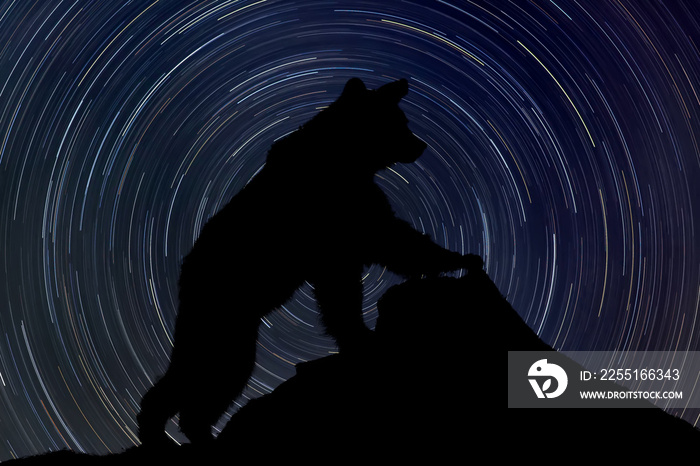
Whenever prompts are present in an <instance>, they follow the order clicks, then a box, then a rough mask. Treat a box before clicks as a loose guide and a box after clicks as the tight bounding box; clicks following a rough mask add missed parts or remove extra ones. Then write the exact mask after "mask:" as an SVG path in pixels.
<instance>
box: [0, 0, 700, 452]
mask: <svg viewBox="0 0 700 466" xmlns="http://www.w3.org/2000/svg"><path fill="white" fill-rule="evenodd" d="M699 21H700V13H698V10H697V4H696V2H694V1H693V0H688V1H671V0H663V1H662V0H657V1H643V2H642V1H636V0H635V1H632V0H557V1H556V2H554V1H551V0H531V1H527V0H518V1H496V0H493V1H480V0H479V1H467V0H446V1H437V0H435V1H389V2H379V1H376V2H372V1H330V0H329V1H320V0H317V1H314V0H308V1H306V0H300V1H290V0H285V1H274V0H269V1H266V0H257V1H244V0H239V1H181V0H143V1H140V0H134V1H118V0H109V1H103V0H63V1H58V0H56V1H43V0H41V1H38V0H37V1H34V0H3V1H2V2H0V248H1V252H0V461H1V460H6V459H10V458H12V457H15V456H26V455H29V454H36V453H43V452H46V451H49V450H57V449H64V448H70V449H74V450H76V451H86V452H92V453H107V452H109V451H112V452H116V451H121V450H122V449H124V448H126V447H129V446H132V445H135V444H137V443H138V441H137V438H136V434H135V430H136V426H135V415H136V412H137V411H138V404H139V401H140V399H141V396H142V394H143V393H144V392H145V390H146V389H147V388H148V387H150V385H151V384H152V382H153V380H154V378H156V377H157V376H159V375H161V374H162V373H163V372H164V371H165V369H166V367H167V364H168V356H169V353H170V348H171V344H172V330H173V327H174V321H175V316H176V309H177V299H176V296H177V277H178V273H179V262H180V260H181V258H182V257H183V256H184V255H185V254H187V252H188V251H189V249H190V248H191V246H192V244H193V242H194V240H195V238H196V237H197V235H198V232H199V230H200V229H201V227H202V225H203V224H204V222H206V220H207V219H208V218H209V217H211V216H212V215H213V214H214V213H215V212H217V210H219V209H220V208H221V207H222V206H223V205H224V204H225V203H226V202H227V201H228V200H229V199H230V198H231V197H232V196H233V195H234V194H235V193H237V192H238V191H239V190H240V189H241V188H242V187H243V186H244V185H245V184H246V183H247V182H248V180H250V178H251V177H252V176H254V175H255V173H256V172H257V171H258V170H259V169H260V167H261V166H262V164H263V163H264V161H265V156H266V151H267V149H268V148H269V146H270V145H271V143H272V142H273V141H275V140H276V139H279V138H280V137H282V136H284V135H286V134H288V133H289V132H291V131H293V130H295V129H296V128H298V127H299V126H300V125H301V124H302V123H304V122H305V121H307V120H308V119H309V118H311V117H312V116H313V115H315V114H316V113H317V112H318V111H319V110H320V109H322V108H324V107H325V106H327V105H328V104H329V103H330V102H332V101H333V100H335V98H336V97H337V96H338V95H339V93H340V91H341V90H342V87H343V85H344V84H345V82H346V81H347V80H348V79H349V78H350V77H354V76H357V77H360V78H362V79H363V80H364V81H365V83H366V84H367V86H368V87H370V88H375V87H378V86H380V85H382V84H384V83H387V82H389V81H392V80H395V79H398V78H404V77H405V78H407V79H408V80H409V83H410V86H411V91H410V93H409V95H408V96H407V97H406V98H405V99H404V101H403V103H402V107H403V109H404V110H405V112H406V114H407V116H408V117H409V120H410V121H411V128H412V130H413V131H414V132H415V133H416V134H417V135H418V136H420V137H421V138H422V139H424V140H425V141H426V142H427V143H428V145H429V148H428V150H427V151H426V153H425V154H424V156H423V157H422V158H421V159H420V160H419V161H418V162H417V163H415V164H412V165H404V166H395V167H393V169H391V170H386V171H384V172H381V173H379V174H378V175H377V182H378V183H379V184H380V185H381V186H382V187H383V188H384V190H385V191H386V192H387V194H388V196H389V197H390V200H391V202H392V204H393V205H394V207H395V209H396V212H397V214H398V215H399V216H401V217H402V218H404V219H406V220H408V221H410V222H411V223H412V224H413V225H414V226H415V227H416V228H417V229H419V230H421V231H424V232H426V233H428V234H430V235H431V236H432V237H433V239H434V240H435V241H436V242H438V243H440V244H442V245H444V246H446V247H448V248H450V249H452V250H455V251H462V252H473V253H478V254H481V255H482V256H483V257H484V259H485V263H486V268H487V271H488V273H489V275H490V276H491V277H492V279H493V280H494V281H495V282H496V284H497V285H498V286H499V288H500V289H501V291H502V292H503V293H504V294H505V295H506V296H507V297H508V299H509V300H510V302H511V303H512V304H513V306H514V307H515V308H516V309H517V310H518V312H519V313H520V314H521V315H522V317H523V318H524V319H525V320H526V321H527V323H528V324H529V325H530V326H531V327H532V328H533V329H534V330H535V331H536V332H537V333H538V334H539V335H540V336H541V337H542V338H543V339H544V340H545V341H547V342H548V343H550V344H552V345H553V346H554V347H556V348H558V349H563V350H613V349H620V350H637V351H641V350H647V349H655V350H675V349H679V350H681V349H682V350H700V322H697V320H698V312H699V301H700V247H699V246H700V240H698V239H696V235H700V232H699V231H696V229H697V228H700V223H698V222H700V182H699V181H698V180H700V147H699V144H700V142H699V141H698V139H699V138H700V124H699V120H700V50H699V47H700V25H699ZM348 163H352V160H349V161H348ZM328 176H329V177H332V176H334V175H333V173H329V174H328ZM312 207H313V206H300V208H312ZM371 227H372V226H371V225H367V228H368V230H369V229H370V228H371ZM241 246H242V247H245V245H241ZM231 266H235V264H231ZM398 282H399V280H398V278H396V277H394V276H392V275H391V274H389V273H386V272H385V271H384V270H382V269H381V268H378V267H372V268H370V269H369V270H368V271H367V276H366V278H365V290H366V301H365V306H366V307H365V311H366V319H367V322H368V324H369V325H370V326H372V325H373V322H374V319H376V305H375V303H376V300H377V298H378V297H379V296H381V294H382V293H383V292H384V291H386V290H387V289H388V288H389V287H390V286H391V285H393V284H395V283H398ZM425 318H426V319H431V320H433V319H444V320H445V324H446V325H449V316H441V315H440V314H439V309H426V313H425ZM263 324H264V325H262V326H261V335H260V340H259V365H258V367H257V369H256V372H255V375H254V378H253V380H252V381H251V383H250V385H249V387H248V391H247V392H246V396H247V397H251V396H259V395H260V394H263V393H267V392H269V391H270V390H272V389H273V388H274V387H275V386H277V385H278V384H279V383H281V382H282V381H283V380H285V379H286V378H288V377H290V376H291V375H293V374H294V364H295V363H297V362H300V361H305V360H310V359H314V358H317V357H321V356H324V355H327V354H329V353H331V352H333V351H335V347H334V345H333V342H332V341H331V340H329V339H328V338H327V337H325V336H324V335H323V333H322V332H323V331H322V328H321V327H320V326H319V322H318V319H317V312H316V308H315V304H314V301H313V300H312V299H311V297H310V294H309V289H308V287H306V288H304V289H302V290H301V291H300V292H299V293H298V294H297V295H296V296H295V299H294V300H293V301H292V302H289V303H288V305H286V306H285V307H284V308H283V309H281V310H280V311H279V312H276V313H274V314H272V315H270V316H269V318H267V319H265V320H264V322H263ZM471 332H479V333H484V332H485V333H488V334H490V335H492V336H493V344H494V348H496V347H498V346H499V345H504V343H505V342H504V341H503V338H502V337H501V332H499V329H498V328H465V329H464V339H465V341H466V340H468V339H469V334H470V333H471ZM470 356H473V357H479V356H478V355H469V354H465V361H468V359H469V357H470ZM465 364H466V362H465ZM504 367H505V366H504ZM465 370H466V369H465V367H455V368H454V373H453V374H436V376H435V379H434V380H433V381H432V383H431V385H430V386H428V387H426V397H429V396H431V394H434V393H435V392H438V391H442V390H452V389H454V388H455V385H454V384H452V381H453V380H455V379H454V377H457V376H459V375H460V374H462V373H463V372H464V371H465ZM504 370H505V369H504ZM368 389H371V388H368ZM421 401H422V400H417V403H420V402H421ZM503 406H505V400H503ZM233 409H235V408H233ZM690 420H691V422H694V421H695V419H694V418H691V419H690ZM168 430H169V432H171V433H172V434H173V435H174V436H175V437H176V438H178V439H181V438H182V436H180V435H179V434H177V427H176V425H175V424H174V423H171V424H170V425H169V427H168ZM261 435H264V432H263V433H261Z"/></svg>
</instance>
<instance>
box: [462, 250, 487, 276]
mask: <svg viewBox="0 0 700 466" xmlns="http://www.w3.org/2000/svg"><path fill="white" fill-rule="evenodd" d="M462 263H463V267H464V268H465V269H467V270H469V271H470V272H476V271H479V270H483V269H484V260H483V259H482V258H481V256H478V255H476V254H465V255H464V256H462Z"/></svg>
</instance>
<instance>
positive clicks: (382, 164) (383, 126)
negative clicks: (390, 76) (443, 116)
mask: <svg viewBox="0 0 700 466" xmlns="http://www.w3.org/2000/svg"><path fill="white" fill-rule="evenodd" d="M407 93H408V81H406V80H405V79H401V80H398V81H393V82H390V83H388V84H385V85H383V86H381V87H379V88H378V89H376V90H369V89H367V88H366V87H365V84H364V83H363V82H362V81H361V80H360V79H359V78H352V79H350V80H349V81H348V82H347V84H346V85H345V88H344V89H343V93H342V94H341V96H340V97H339V98H338V100H337V101H336V102H335V103H334V104H333V105H334V106H335V107H336V109H335V110H338V111H337V117H338V119H339V120H341V122H340V127H344V128H345V130H344V131H343V133H344V134H343V135H341V137H340V139H341V140H343V141H344V144H345V146H346V147H347V149H348V150H350V151H352V153H353V159H354V162H355V163H357V162H359V163H360V164H362V165H363V166H364V167H365V168H367V169H369V170H370V171H377V170H381V169H383V168H386V167H389V166H391V165H393V164H395V163H411V162H415V161H416V159H418V157H420V156H421V154H422V153H423V151H424V150H425V149H426V147H427V145H426V143H425V142H423V141H422V140H421V139H420V138H418V137H417V136H416V135H415V134H413V132H412V131H411V130H410V129H409V127H408V119H407V118H406V115H405V114H404V112H403V111H402V110H401V108H399V102H400V101H401V99H403V97H405V96H406V94H407ZM358 158H359V160H358Z"/></svg>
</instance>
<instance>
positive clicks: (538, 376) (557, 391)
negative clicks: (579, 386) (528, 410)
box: [527, 359, 569, 398]
mask: <svg viewBox="0 0 700 466" xmlns="http://www.w3.org/2000/svg"><path fill="white" fill-rule="evenodd" d="M527 376H528V381H529V382H530V385H532V389H533V390H534V391H535V395H537V398H556V397H558V396H559V395H561V394H562V393H564V390H566V386H567V384H568V383H569V378H568V377H567V376H566V372H565V371H564V369H562V368H561V367H559V366H557V365H556V364H552V363H548V362H547V360H546V359H540V360H539V361H537V362H535V363H534V364H533V365H532V366H530V370H529V371H528V372H527ZM552 380H554V381H555V382H556V384H555V385H554V386H552ZM540 383H541V384H540Z"/></svg>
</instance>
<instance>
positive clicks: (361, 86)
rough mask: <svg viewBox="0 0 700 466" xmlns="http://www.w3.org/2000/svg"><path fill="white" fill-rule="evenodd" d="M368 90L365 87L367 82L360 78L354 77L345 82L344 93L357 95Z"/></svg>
mask: <svg viewBox="0 0 700 466" xmlns="http://www.w3.org/2000/svg"><path fill="white" fill-rule="evenodd" d="M366 90H367V87H365V83H363V82H362V80H361V79H360V78H352V79H350V80H349V81H348V82H347V83H346V84H345V88H344V89H343V95H357V94H359V93H361V92H364V91H366Z"/></svg>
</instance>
